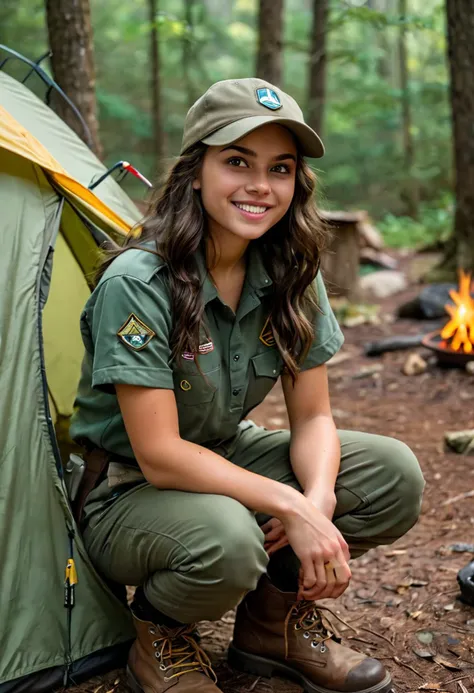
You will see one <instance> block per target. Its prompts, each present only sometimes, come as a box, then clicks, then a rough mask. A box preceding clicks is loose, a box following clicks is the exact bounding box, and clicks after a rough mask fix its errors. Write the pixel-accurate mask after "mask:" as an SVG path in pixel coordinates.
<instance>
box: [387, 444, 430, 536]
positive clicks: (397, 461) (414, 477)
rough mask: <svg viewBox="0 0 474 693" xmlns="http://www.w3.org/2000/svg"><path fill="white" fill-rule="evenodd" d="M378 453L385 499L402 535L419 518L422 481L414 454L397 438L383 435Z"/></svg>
mask: <svg viewBox="0 0 474 693" xmlns="http://www.w3.org/2000/svg"><path fill="white" fill-rule="evenodd" d="M379 454H380V455H381V457H382V459H381V460H380V461H381V464H382V466H383V468H384V470H385V476H386V477H387V478H386V483H387V488H388V493H387V496H388V498H387V502H388V503H389V504H390V505H391V506H392V507H393V508H394V510H395V513H394V519H395V520H396V523H397V526H398V528H399V533H400V536H401V535H402V534H404V533H405V532H407V531H408V530H409V529H410V528H411V527H413V525H414V524H415V523H416V521H417V520H418V516H419V514H420V510H421V501H422V496H423V489H424V487H425V481H424V479H423V474H422V472H421V468H420V465H419V463H418V460H417V458H416V456H415V454H414V453H413V451H412V450H411V449H410V448H409V447H408V445H406V444H405V443H402V442H401V441H400V440H396V439H395V438H388V437H387V438H384V439H383V442H382V443H381V445H380V449H379Z"/></svg>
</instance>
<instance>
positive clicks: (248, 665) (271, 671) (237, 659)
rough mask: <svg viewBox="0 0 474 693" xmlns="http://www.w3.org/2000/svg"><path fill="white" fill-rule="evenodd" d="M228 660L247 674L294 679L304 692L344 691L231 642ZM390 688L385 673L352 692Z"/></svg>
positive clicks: (386, 691) (382, 691) (378, 691)
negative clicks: (368, 686) (375, 681)
mask: <svg viewBox="0 0 474 693" xmlns="http://www.w3.org/2000/svg"><path fill="white" fill-rule="evenodd" d="M228 662H229V666H230V667H232V669H237V670H238V671H244V672H245V673H247V674H254V675H255V676H263V677H264V678H269V679H270V678H272V676H275V675H280V676H283V677H284V678H286V679H290V680H292V681H295V682H296V683H299V684H300V686H303V688H304V693H345V692H344V691H337V690H335V689H333V688H324V686H318V685H316V684H315V683H312V682H311V681H310V680H309V679H307V678H306V677H305V676H303V674H300V673H299V672H298V671H296V670H295V669H292V668H291V667H289V666H287V665H286V664H283V663H282V662H277V661H274V660H272V659H266V657H259V656H258V655H254V654H249V653H248V652H243V651H242V650H238V649H237V648H236V647H235V646H234V645H233V644H232V643H231V644H230V645H229V654H228ZM391 690H392V679H391V677H390V674H389V673H387V675H386V677H385V678H384V679H383V681H380V682H379V683H376V684H375V686H370V688H361V689H360V690H358V691H354V692H353V693H389V691H391Z"/></svg>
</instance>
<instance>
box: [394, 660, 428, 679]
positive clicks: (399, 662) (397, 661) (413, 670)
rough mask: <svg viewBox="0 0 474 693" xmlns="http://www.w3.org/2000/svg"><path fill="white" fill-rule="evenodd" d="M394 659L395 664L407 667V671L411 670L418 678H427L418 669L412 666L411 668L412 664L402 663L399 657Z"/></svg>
mask: <svg viewBox="0 0 474 693" xmlns="http://www.w3.org/2000/svg"><path fill="white" fill-rule="evenodd" d="M392 659H393V661H394V662H395V664H400V665H401V666H402V667H405V668H406V669H410V671H412V672H413V673H414V674H416V675H417V676H419V677H420V679H424V678H425V677H424V676H423V675H422V674H420V673H419V672H418V671H417V670H416V669H414V668H413V667H412V666H410V664H407V663H406V662H402V660H401V659H399V658H398V657H397V656H393V657H392Z"/></svg>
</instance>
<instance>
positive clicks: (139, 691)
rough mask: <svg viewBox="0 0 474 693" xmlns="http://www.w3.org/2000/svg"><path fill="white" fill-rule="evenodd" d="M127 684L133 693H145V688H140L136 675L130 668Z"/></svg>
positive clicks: (128, 669) (128, 668)
mask: <svg viewBox="0 0 474 693" xmlns="http://www.w3.org/2000/svg"><path fill="white" fill-rule="evenodd" d="M127 683H128V686H129V688H130V690H132V691H133V693H145V692H144V690H143V688H142V687H141V686H140V684H139V683H138V681H137V679H136V678H135V674H134V673H133V671H132V670H131V669H130V667H129V666H127Z"/></svg>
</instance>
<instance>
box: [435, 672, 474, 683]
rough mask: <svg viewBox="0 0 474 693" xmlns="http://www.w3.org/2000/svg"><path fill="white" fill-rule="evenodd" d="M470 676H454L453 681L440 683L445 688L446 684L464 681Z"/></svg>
mask: <svg viewBox="0 0 474 693" xmlns="http://www.w3.org/2000/svg"><path fill="white" fill-rule="evenodd" d="M470 675H471V674H464V676H456V678H454V679H448V680H447V681H441V685H442V686H447V685H448V683H456V681H464V679H468V678H469V677H470Z"/></svg>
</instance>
